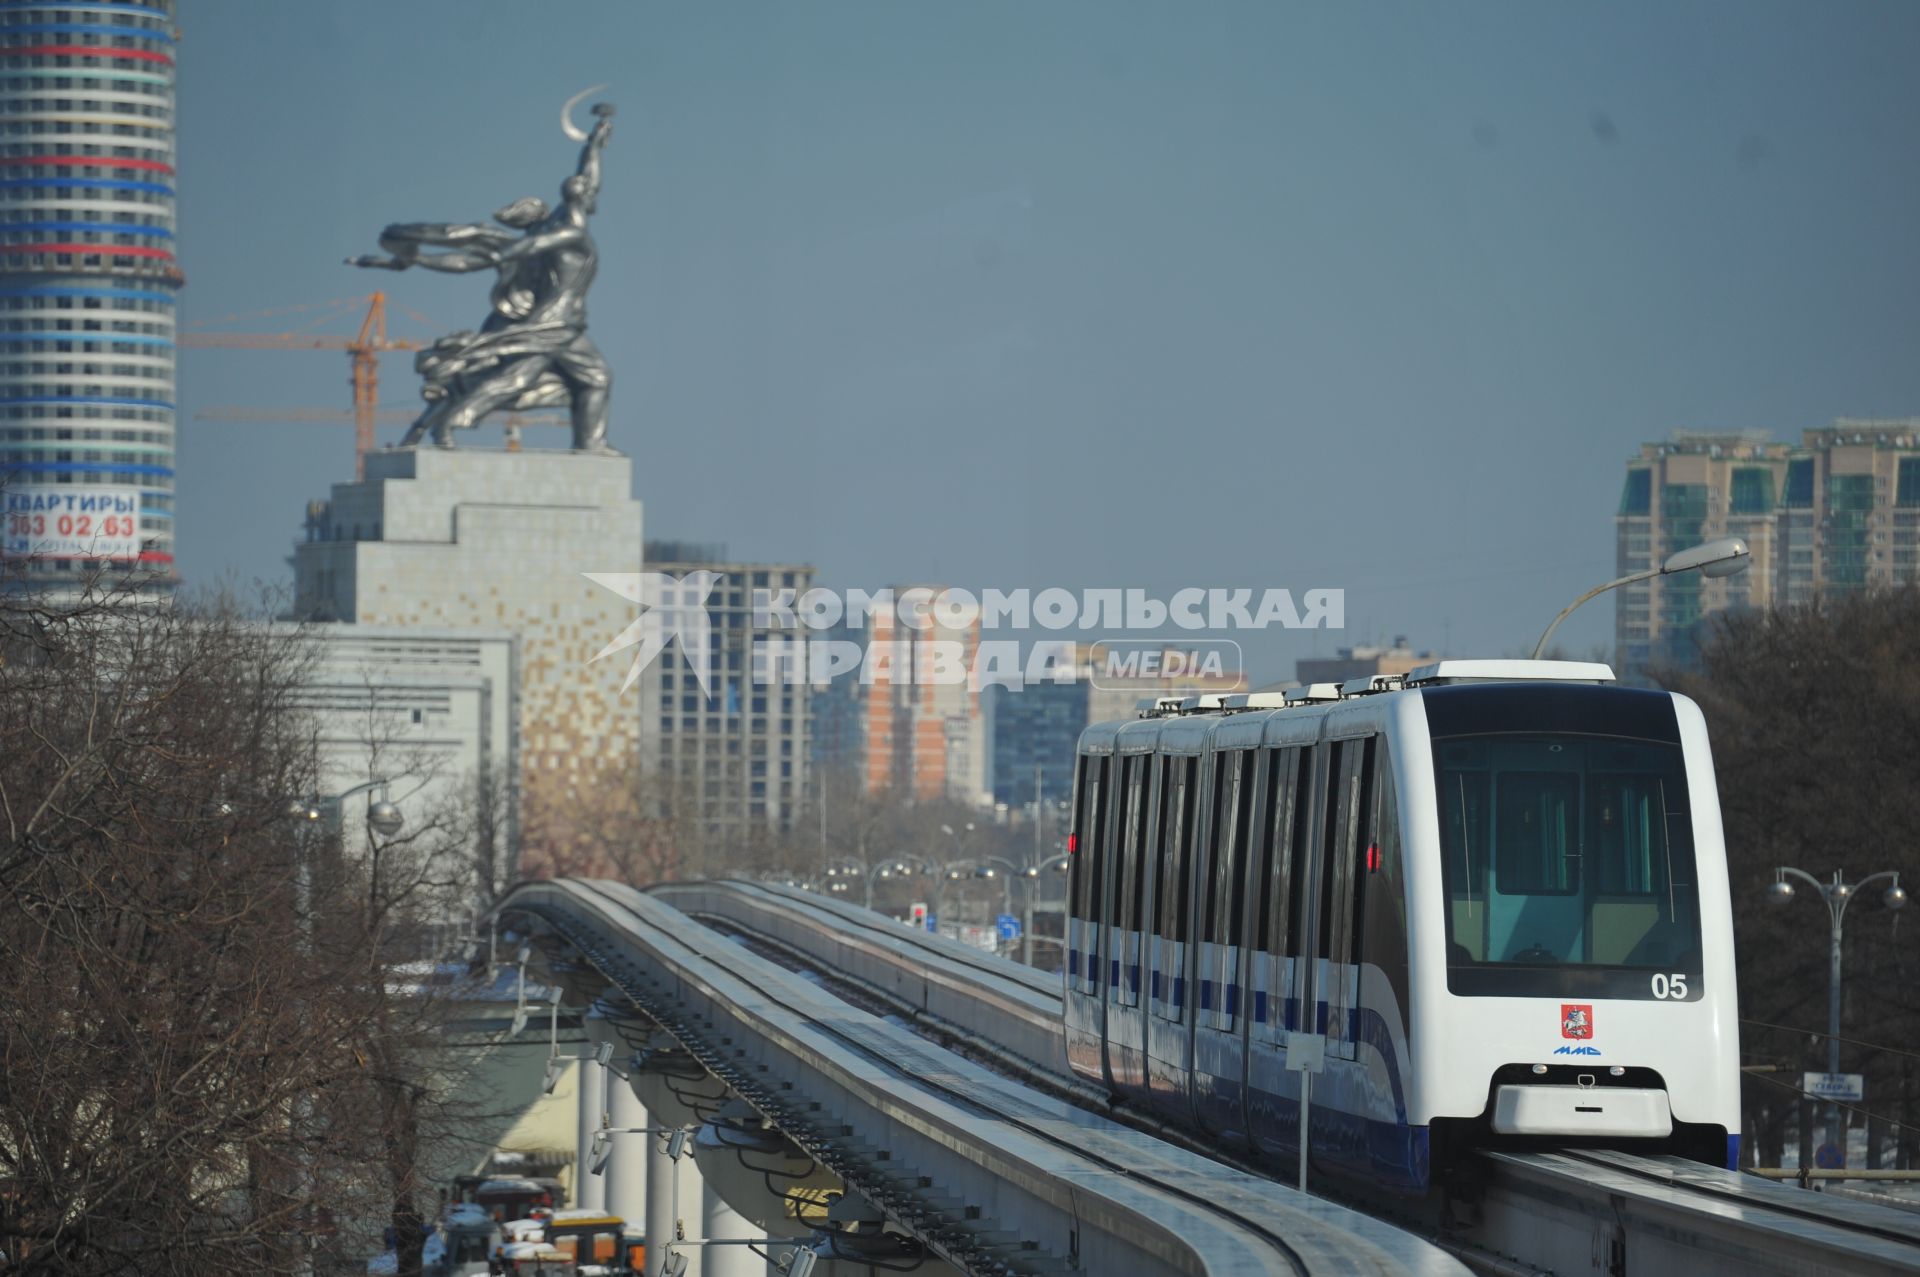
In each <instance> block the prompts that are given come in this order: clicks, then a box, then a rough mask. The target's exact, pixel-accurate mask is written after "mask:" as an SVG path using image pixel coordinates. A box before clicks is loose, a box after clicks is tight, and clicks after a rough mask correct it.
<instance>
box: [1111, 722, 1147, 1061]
mask: <svg viewBox="0 0 1920 1277" xmlns="http://www.w3.org/2000/svg"><path fill="white" fill-rule="evenodd" d="M1156 761H1157V759H1156V757H1155V756H1154V755H1151V754H1141V753H1134V754H1125V755H1122V756H1121V757H1120V762H1119V771H1118V773H1117V775H1118V780H1117V781H1116V785H1117V788H1116V789H1115V790H1114V797H1113V805H1114V811H1115V815H1116V817H1117V818H1118V819H1119V821H1120V831H1119V834H1118V836H1117V837H1116V838H1115V839H1114V847H1115V852H1116V855H1117V857H1118V860H1117V863H1116V865H1115V868H1114V869H1113V871H1112V872H1111V873H1110V874H1109V877H1110V878H1111V879H1112V882H1113V898H1114V905H1113V924H1114V936H1115V938H1114V940H1113V941H1112V942H1111V944H1110V945H1109V948H1110V950H1111V952H1112V953H1113V955H1114V961H1115V962H1116V963H1117V964H1118V970H1117V971H1112V972H1110V975H1111V978H1110V979H1109V980H1108V982H1107V986H1106V1003H1107V1021H1106V1023H1107V1039H1106V1040H1107V1076H1108V1078H1109V1079H1110V1082H1111V1085H1112V1086H1113V1089H1114V1090H1115V1091H1117V1092H1119V1093H1121V1094H1123V1095H1130V1094H1138V1093H1140V1092H1142V1091H1144V1090H1145V1088H1146V1056H1145V1050H1146V1043H1145V1040H1144V1038H1143V1030H1142V1027H1141V1011H1140V997H1141V994H1140V989H1141V982H1142V978H1143V975H1144V971H1143V968H1144V967H1145V965H1146V957H1145V954H1146V948H1147V936H1148V934H1149V926H1150V924H1149V922H1148V920H1147V903H1148V895H1149V892H1148V887H1149V885H1150V883H1151V882H1152V879H1153V874H1152V871H1151V870H1152V863H1153V862H1152V856H1151V850H1150V848H1151V844H1152V837H1151V835H1152V833H1153V831H1154V828H1155V818H1154V800H1155V798H1156V797H1157V796H1158V784H1157V777H1158V771H1159V769H1158V768H1156V767H1155V766H1154V764H1155V763H1156Z"/></svg>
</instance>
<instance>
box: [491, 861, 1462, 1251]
mask: <svg viewBox="0 0 1920 1277" xmlns="http://www.w3.org/2000/svg"><path fill="white" fill-rule="evenodd" d="M501 911H502V912H503V913H507V914H514V915H520V916H522V917H524V918H529V919H532V920H534V923H535V925H537V926H539V927H541V928H544V929H545V930H547V931H548V932H550V933H551V935H552V936H553V937H554V938H556V939H557V940H563V941H564V942H565V943H566V945H567V946H569V947H570V948H571V949H572V950H575V951H577V952H578V954H580V955H581V956H583V957H584V958H585V959H586V960H587V961H588V962H589V963H591V964H592V966H593V967H594V968H596V969H597V970H598V972H599V973H600V974H601V975H602V976H604V977H605V978H606V980H607V981H608V982H609V983H610V984H612V985H614V986H616V987H618V988H619V989H620V990H621V992H623V993H624V994H625V995H626V996H627V997H628V998H629V999H631V1000H632V1001H633V1003H634V1004H635V1005H637V1006H638V1007H639V1008H640V1009H641V1010H642V1011H643V1012H645V1013H646V1014H647V1015H648V1016H649V1017H651V1018H652V1019H653V1020H654V1021H655V1022H657V1023H658V1024H659V1025H660V1026H661V1027H662V1028H663V1029H664V1030H665V1031H666V1032H667V1033H669V1034H671V1035H672V1036H673V1037H674V1038H675V1039H676V1040H677V1041H678V1042H679V1043H680V1045H681V1046H682V1047H683V1048H684V1049H685V1050H687V1051H688V1052H689V1053H690V1054H692V1055H693V1056H694V1057H695V1058H697V1059H698V1060H700V1062H701V1063H702V1064H703V1065H704V1066H705V1067H706V1068H707V1069H709V1070H710V1071H711V1072H713V1073H714V1074H715V1075H716V1076H717V1077H719V1078H721V1079H722V1080H723V1081H725V1082H726V1083H727V1084H728V1085H729V1086H730V1087H731V1088H732V1089H733V1090H734V1091H735V1092H737V1093H738V1094H739V1095H741V1096H742V1097H743V1098H745V1099H746V1100H747V1101H748V1102H749V1103H751V1104H752V1105H753V1106H754V1107H755V1108H757V1109H758V1110H760V1112H761V1113H763V1114H764V1115H765V1116H766V1117H767V1119H768V1120H769V1121H770V1122H771V1123H772V1124H774V1125H776V1126H777V1127H779V1129H780V1130H782V1131H783V1132H784V1133H785V1134H787V1135H788V1136H789V1137H790V1138H791V1139H793V1140H794V1142H795V1143H797V1144H798V1145H800V1146H801V1147H802V1148H804V1149H805V1150H806V1151H807V1152H808V1154H809V1155H811V1156H812V1157H814V1158H815V1159H816V1160H818V1161H819V1162H820V1163H821V1164H823V1165H825V1166H827V1167H828V1168H830V1169H832V1170H833V1171H835V1172H836V1173H837V1174H839V1175H840V1176H841V1177H842V1178H843V1179H844V1180H845V1181H846V1182H847V1183H848V1185H849V1187H850V1188H852V1189H854V1190H855V1191H857V1192H859V1193H861V1194H862V1195H864V1196H866V1197H868V1198H869V1199H870V1200H871V1201H873V1202H874V1204H876V1205H877V1206H879V1207H880V1208H881V1209H882V1210H884V1211H885V1212H886V1213H887V1214H888V1216H889V1217H890V1218H892V1219H893V1220H895V1221H896V1222H897V1223H898V1224H899V1225H900V1227H902V1228H903V1229H904V1230H905V1231H907V1232H909V1233H911V1234H912V1235H914V1236H915V1237H917V1238H919V1239H920V1241H921V1242H923V1243H924V1244H925V1245H926V1246H927V1247H928V1248H929V1249H930V1250H931V1251H933V1252H934V1253H935V1254H937V1255H939V1256H940V1257H941V1258H943V1259H945V1260H947V1261H948V1262H950V1263H952V1264H954V1265H955V1266H956V1267H958V1268H960V1269H962V1270H963V1271H965V1272H968V1273H977V1274H991V1275H994V1277H1001V1275H1010V1274H1055V1273H1067V1272H1089V1273H1116V1274H1117V1273H1127V1274H1134V1273H1139V1274H1161V1273H1167V1274H1176V1273H1177V1274H1196V1275H1205V1277H1240V1275H1241V1274H1255V1273H1278V1272H1286V1273H1303V1274H1340V1275H1343V1277H1344V1275H1348V1274H1352V1275H1355V1277H1358V1275H1361V1274H1386V1273H1421V1274H1434V1275H1436V1277H1438V1275H1440V1274H1451V1273H1460V1272H1463V1271H1464V1270H1463V1269H1462V1268H1461V1267H1460V1266H1459V1265H1458V1264H1457V1263H1456V1262H1455V1261H1454V1260H1453V1259H1451V1258H1450V1257H1449V1256H1447V1255H1446V1254H1445V1253H1443V1252H1442V1251H1440V1250H1439V1249H1437V1248H1435V1247H1433V1246H1431V1245H1428V1244H1427V1243H1425V1242H1423V1241H1421V1240H1420V1239H1418V1238H1417V1237H1415V1236H1413V1235H1412V1234H1409V1233H1407V1232H1405V1231H1403V1230H1401V1229H1398V1228H1395V1227H1392V1226H1390V1225H1387V1224H1384V1223H1382V1222H1380V1221H1377V1220H1373V1219H1370V1218H1368V1217H1366V1216H1365V1215H1363V1214H1360V1213H1358V1212H1355V1211H1352V1210H1349V1209H1347V1208H1345V1207H1342V1206H1340V1205H1337V1204H1335V1203H1333V1202H1328V1201H1324V1200H1320V1199H1315V1198H1311V1197H1305V1196H1302V1195H1300V1194H1297V1193H1294V1192H1292V1191H1290V1190H1288V1189H1285V1188H1283V1187H1281V1186H1279V1185H1276V1184H1274V1183H1272V1182H1271V1181H1268V1180H1264V1179H1262V1178H1260V1177H1257V1176H1253V1175H1248V1174H1245V1173H1242V1172H1238V1171H1234V1170H1232V1169H1230V1168H1227V1167H1224V1166H1220V1165H1218V1164H1217V1163H1213V1162H1210V1161H1208V1160H1207V1159H1204V1158H1201V1157H1198V1156H1196V1155H1194V1154H1192V1153H1189V1152H1186V1151H1183V1150H1180V1149H1177V1148H1173V1147H1171V1146H1169V1145H1166V1144H1164V1143H1163V1142H1161V1141H1158V1140H1155V1139H1153V1138H1152V1137H1150V1136H1148V1135H1146V1134H1144V1133H1142V1132H1140V1131H1136V1130H1133V1129H1130V1128H1128V1127H1125V1126H1122V1125H1119V1124H1117V1123H1114V1122H1111V1121H1108V1120H1106V1119H1104V1118H1101V1117H1099V1116H1097V1115H1094V1114H1091V1113H1088V1112H1087V1111H1085V1110H1084V1109H1081V1108H1078V1107H1076V1106H1074V1105H1072V1104H1070V1103H1067V1102H1065V1101H1063V1100H1061V1099H1058V1098H1055V1097H1052V1096H1048V1095H1045V1094H1042V1093H1039V1092H1037V1091H1034V1090H1032V1089H1031V1088H1027V1087H1024V1086H1022V1085H1020V1084H1019V1083H1018V1082H1016V1081H1014V1080H1012V1079H1009V1078H1007V1077H1005V1076H1003V1075H1001V1074H998V1073H995V1072H993V1071H991V1070H989V1069H986V1068H984V1067H982V1066H980V1065H978V1064H975V1063H973V1062H971V1061H968V1060H965V1059H963V1058H961V1057H959V1056H956V1055H954V1054H953V1053H951V1052H949V1051H946V1050H944V1049H942V1048H940V1047H938V1046H936V1045H934V1044H933V1043H931V1042H929V1041H927V1040H926V1039H925V1038H923V1037H920V1036H917V1035H915V1034H914V1033H912V1032H910V1031H909V1030H907V1029H905V1028H903V1027H902V1026H900V1025H898V1024H894V1023H890V1022H888V1021H887V1020H885V1019H882V1018H880V1017H878V1016H874V1015H872V1014H869V1013H867V1012H865V1011H862V1010H859V1009H858V1008H855V1007H852V1006H850V1005H849V1004H848V1003H846V1002H844V1001H842V1000H841V999H839V998H837V997H835V996H834V995H832V994H831V993H829V992H827V991H826V990H824V989H822V988H821V987H819V986H818V985H817V984H815V983H813V982H811V981H809V980H807V979H806V978H804V977H803V976H801V975H799V974H797V973H795V972H793V971H791V970H788V969H786V968H784V967H782V966H779V965H776V964H774V963H772V962H769V961H768V960H767V959H765V958H763V957H760V956H758V955H756V954H754V953H752V952H750V951H748V950H747V949H746V948H745V947H743V946H741V945H738V944H734V943H731V942H729V941H727V940H726V939H724V938H723V937H721V936H720V935H719V934H718V933H716V932H713V931H710V930H708V929H707V928H705V927H703V926H701V925H699V924H698V923H697V922H694V921H693V920H692V919H691V918H689V917H688V915H687V914H685V913H682V912H680V911H678V910H676V909H674V908H672V907H670V906H669V905H668V904H666V903H664V902H663V901H661V900H657V899H654V898H651V897H649V896H647V895H644V894H642V893H640V892H637V891H634V890H633V889H631V888H628V887H625V886H621V885H618V884H613V883H600V882H585V881H574V880H567V881H560V882H548V883H535V884H528V885H526V886H523V887H520V888H517V889H516V890H515V891H514V892H513V893H511V895H510V896H509V897H508V898H507V899H506V901H504V902H503V904H502V906H501ZM976 978H977V979H979V980H980V981H982V982H985V977H984V976H978V977H976Z"/></svg>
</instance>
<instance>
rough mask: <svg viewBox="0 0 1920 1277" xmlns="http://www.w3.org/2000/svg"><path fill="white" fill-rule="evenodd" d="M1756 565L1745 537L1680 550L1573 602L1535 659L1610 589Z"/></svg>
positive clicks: (1545, 637)
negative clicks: (1572, 618)
mask: <svg viewBox="0 0 1920 1277" xmlns="http://www.w3.org/2000/svg"><path fill="white" fill-rule="evenodd" d="M1752 562H1753V555H1752V554H1751V553H1749V552H1748V550H1747V543H1746V541H1745V539H1744V538H1741V537H1720V538H1718V539H1716V540H1713V541H1703V542H1701V543H1700V544H1699V545H1696V546H1694V547H1692V548H1691V549H1687V550H1680V551H1678V552H1676V553H1674V554H1671V555H1669V556H1668V557H1667V561H1666V562H1665V563H1662V564H1661V565H1660V566H1659V567H1657V568H1648V569H1647V570H1646V571H1644V572H1630V573H1628V574H1627V575H1626V576H1623V577H1621V578H1620V579H1619V580H1617V581H1608V582H1607V583H1606V584H1605V585H1596V586H1594V587H1593V588H1592V589H1591V590H1588V591H1587V592H1586V593H1585V594H1582V595H1581V596H1580V597H1579V598H1577V599H1575V600H1574V601H1573V602H1571V603H1569V604H1567V605H1566V606H1565V607H1563V608H1561V609H1560V615H1558V616H1556V617H1554V618H1553V623H1552V624H1551V625H1549V626H1547V632H1546V633H1545V634H1542V635H1541V636H1540V641H1539V642H1538V643H1535V644H1534V645H1533V659H1534V660H1536V661H1537V660H1539V659H1540V653H1542V652H1544V651H1546V650H1547V640H1548V639H1551V638H1552V637H1553V632H1554V631H1555V630H1557V629H1559V628H1560V622H1562V621H1564V620H1566V619H1567V617H1568V616H1569V615H1571V614H1572V612H1573V609H1575V608H1577V607H1579V606H1580V605H1581V604H1582V603H1585V602H1586V601H1587V600H1588V599H1590V598H1592V597H1593V596H1594V595H1596V594H1605V593H1606V592H1607V591H1608V590H1612V589H1618V588H1619V587H1620V586H1623V585H1632V584H1633V583H1634V582H1635V581H1647V580H1651V579H1652V578H1654V577H1656V576H1672V575H1673V574H1674V573H1676V572H1695V571H1697V572H1699V573H1700V575H1702V576H1715V577H1718V576H1733V575H1735V574H1736V573H1740V572H1744V571H1746V570H1747V566H1748V565H1749V564H1751V563H1752Z"/></svg>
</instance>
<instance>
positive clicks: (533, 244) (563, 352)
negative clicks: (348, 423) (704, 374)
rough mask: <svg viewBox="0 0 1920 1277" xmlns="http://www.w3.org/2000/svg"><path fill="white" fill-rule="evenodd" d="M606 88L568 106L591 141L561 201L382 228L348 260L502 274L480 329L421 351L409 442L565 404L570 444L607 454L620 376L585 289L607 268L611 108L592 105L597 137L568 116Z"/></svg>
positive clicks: (565, 120) (573, 130)
mask: <svg viewBox="0 0 1920 1277" xmlns="http://www.w3.org/2000/svg"><path fill="white" fill-rule="evenodd" d="M605 87H606V86H605V85H601V86H598V88H594V89H588V90H586V92H584V93H580V94H576V95H575V96H574V97H572V98H570V99H568V101H567V104H566V105H565V106H564V107H562V108H561V110H560V127H561V128H562V129H563V130H564V131H565V132H566V134H567V136H568V137H570V138H572V139H573V140H574V141H576V142H580V143H582V144H583V145H582V146H581V149H580V165H579V167H578V168H577V169H576V170H575V171H574V174H573V176H572V177H569V178H567V179H566V181H564V182H562V183H561V185H560V203H559V206H558V207H556V208H552V209H549V208H548V207H547V203H546V201H545V200H542V199H540V198H538V197H536V196H528V197H527V198H525V199H520V200H515V201H514V202H513V203H511V204H509V205H507V206H506V207H505V208H503V209H501V210H500V211H499V212H497V213H495V214H494V215H493V218H494V221H495V222H498V223H499V225H498V226H494V225H489V224H487V223H484V222H396V223H395V224H393V225H391V226H389V227H387V228H386V230H384V231H382V232H381V234H380V247H381V248H382V249H384V250H385V251H384V252H382V253H372V254H368V255H366V256H363V257H349V258H348V259H347V264H348V265H350V266H364V267H371V268H375V269H380V270H406V269H407V268H408V267H414V266H417V267H421V268H423V269H426V270H436V271H446V272H449V273H453V274H466V273H469V272H473V271H487V270H491V271H494V272H496V273H497V278H496V279H495V281H494V285H493V294H492V307H491V309H490V310H489V312H488V314H487V318H486V320H485V322H483V323H482V324H481V325H480V328H479V331H477V332H475V331H470V330H463V331H461V332H456V333H450V334H448V335H447V336H445V337H442V338H440V339H439V340H438V341H436V342H434V343H433V345H431V346H429V347H428V348H426V349H425V350H422V351H421V352H420V353H419V354H418V355H416V356H415V357H414V369H415V370H416V371H417V372H419V373H420V375H421V377H422V378H423V379H424V380H423V383H422V385H421V390H420V393H421V396H422V397H423V398H424V399H426V401H427V407H426V410H425V411H424V412H422V413H421V414H420V417H419V419H418V420H416V421H415V422H414V423H413V425H412V427H411V428H410V429H409V430H408V431H407V433H406V436H405V437H404V438H403V439H401V440H400V446H401V447H403V448H406V447H412V446H414V445H416V444H418V443H419V442H420V441H421V440H422V439H425V438H431V439H432V440H433V442H434V443H436V444H439V445H440V446H442V447H452V446H453V432H454V431H455V430H465V429H469V428H471V427H473V426H477V425H479V424H480V422H481V420H482V419H484V418H485V417H486V416H487V414H489V413H491V412H496V411H524V410H527V409H533V408H557V407H560V406H561V405H566V406H568V407H569V408H570V410H571V412H572V417H573V447H574V450H575V451H577V452H606V451H609V450H610V449H609V448H608V446H607V401H608V397H609V395H610V394H611V391H612V387H613V373H612V371H611V370H610V369H609V368H608V367H607V360H606V357H605V356H604V355H602V354H601V353H600V349H599V347H597V346H595V345H594V344H593V339H592V338H590V337H588V336H587V288H588V287H589V286H590V285H591V284H592V283H593V276H594V272H595V271H596V270H597V269H598V267H599V264H600V254H599V251H598V250H597V249H596V248H595V246H594V242H593V236H592V235H591V234H589V233H588V231H587V218H588V217H589V216H590V215H591V214H592V213H593V211H594V205H595V201H596V199H597V198H598V196H599V194H600V152H601V150H602V149H604V148H605V146H606V144H607V138H608V137H609V136H610V135H611V134H612V132H613V107H611V106H610V105H608V104H606V103H604V102H603V103H597V104H595V106H594V108H593V114H594V115H595V116H596V117H597V118H596V119H595V121H594V125H593V128H592V130H591V131H590V132H583V131H581V129H580V127H579V126H578V125H576V124H575V123H574V122H573V116H572V112H573V107H574V106H575V104H577V103H578V102H579V101H580V100H581V99H582V98H584V97H586V96H587V95H588V94H590V93H596V92H598V91H599V89H600V88H605Z"/></svg>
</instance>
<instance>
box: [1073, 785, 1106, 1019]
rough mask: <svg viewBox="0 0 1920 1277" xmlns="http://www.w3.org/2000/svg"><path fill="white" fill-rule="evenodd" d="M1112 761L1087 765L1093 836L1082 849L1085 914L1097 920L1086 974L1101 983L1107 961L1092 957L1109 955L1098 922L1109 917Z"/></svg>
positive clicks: (1088, 821) (1089, 942)
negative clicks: (1108, 882)
mask: <svg viewBox="0 0 1920 1277" xmlns="http://www.w3.org/2000/svg"><path fill="white" fill-rule="evenodd" d="M1112 765H1113V759H1112V757H1111V756H1108V755H1101V756H1099V757H1097V758H1094V759H1093V760H1092V761H1091V765H1090V766H1089V767H1088V768H1087V781H1088V791H1089V792H1088V795H1087V829H1088V831H1089V833H1090V834H1091V837H1089V838H1088V839H1087V841H1086V844H1085V845H1084V846H1082V847H1081V849H1080V851H1081V855H1082V856H1083V857H1085V858H1086V861H1087V865H1086V869H1087V912H1086V914H1085V915H1084V916H1086V917H1088V918H1091V919H1093V920H1094V923H1095V930H1094V932H1093V933H1092V935H1091V936H1089V937H1088V939H1087V952H1088V954H1089V955H1090V957H1089V960H1088V969H1087V976H1088V979H1089V982H1090V983H1093V984H1098V983H1099V980H1100V976H1101V974H1102V972H1104V970H1105V966H1104V964H1103V963H1099V962H1095V961H1093V958H1096V957H1097V958H1105V957H1106V954H1105V952H1104V946H1103V945H1102V943H1101V940H1100V932H1099V930H1098V924H1099V923H1100V922H1102V921H1103V920H1104V919H1105V918H1106V912H1107V906H1106V892H1105V887H1106V882H1105V878H1106V872H1107V862H1108V860H1109V859H1110V856H1109V854H1108V853H1109V851H1110V850H1111V848H1110V846H1109V841H1110V837H1111V831H1110V830H1108V828H1107V790H1108V788H1109V787H1108V784H1107V777H1108V774H1109V772H1110V770H1111V768H1112Z"/></svg>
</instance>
